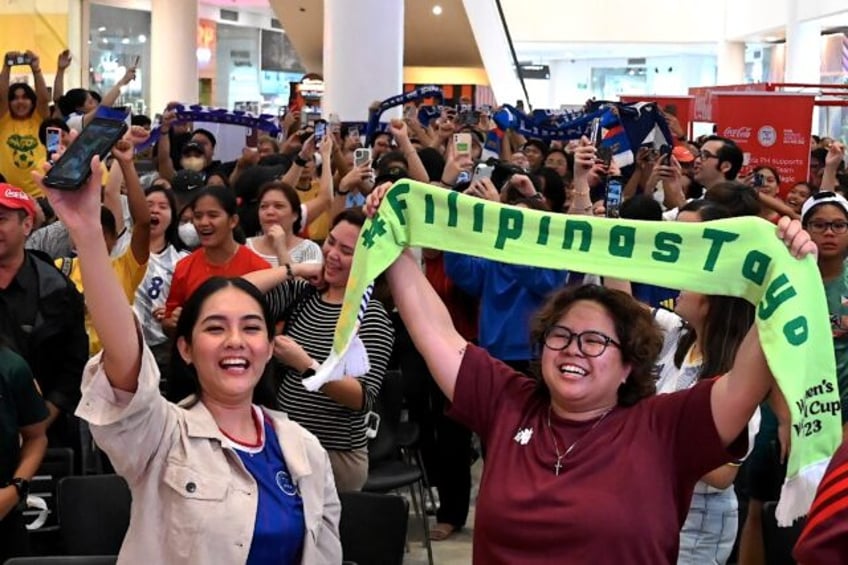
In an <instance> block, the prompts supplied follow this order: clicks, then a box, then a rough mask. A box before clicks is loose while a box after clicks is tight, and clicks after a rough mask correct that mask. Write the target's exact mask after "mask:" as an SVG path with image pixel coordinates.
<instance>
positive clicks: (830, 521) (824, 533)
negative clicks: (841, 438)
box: [793, 442, 848, 565]
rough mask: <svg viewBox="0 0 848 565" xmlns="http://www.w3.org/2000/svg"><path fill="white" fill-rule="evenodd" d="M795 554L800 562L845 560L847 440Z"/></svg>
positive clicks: (847, 543)
mask: <svg viewBox="0 0 848 565" xmlns="http://www.w3.org/2000/svg"><path fill="white" fill-rule="evenodd" d="M793 555H794V557H795V560H796V561H797V562H798V563H800V564H801V565H813V564H815V563H844V562H845V559H846V556H848V442H843V443H842V445H841V446H839V449H837V450H836V453H834V454H833V459H831V460H830V465H828V467H827V471H826V472H825V474H824V478H823V479H822V482H821V484H819V489H818V491H817V492H816V498H815V500H813V506H812V508H810V513H809V515H808V516H807V523H806V525H805V526H804V530H803V532H801V537H799V538H798V544H797V545H796V546H795V551H794V552H793Z"/></svg>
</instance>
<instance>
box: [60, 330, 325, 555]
mask: <svg viewBox="0 0 848 565" xmlns="http://www.w3.org/2000/svg"><path fill="white" fill-rule="evenodd" d="M187 400H189V402H188V403H185V406H188V407H185V406H184V405H183V404H181V405H179V406H177V405H174V404H172V403H169V402H168V401H166V400H165V399H164V398H163V397H162V396H160V394H159V370H158V368H157V367H156V362H155V360H154V358H153V354H152V353H151V352H150V350H149V349H148V348H147V346H146V345H145V346H143V352H142V361H141V370H140V373H139V381H138V389H137V390H136V392H135V393H126V392H123V391H119V390H115V389H113V388H112V387H111V385H110V384H109V381H108V379H107V378H106V374H105V372H104V370H103V367H102V364H101V356H100V354H98V355H96V356H95V357H93V358H92V359H91V360H90V361H89V362H88V364H87V365H86V368H85V372H84V374H83V384H82V401H81V402H80V405H79V407H78V409H77V415H78V416H79V417H81V418H83V419H85V420H87V421H88V422H89V423H90V425H91V432H92V435H93V436H94V439H95V440H96V441H97V444H98V445H99V446H100V447H101V448H102V449H103V450H104V451H105V452H106V453H107V454H108V455H109V459H110V460H111V462H112V464H113V465H114V467H115V469H116V471H117V472H118V473H119V474H120V475H121V476H123V477H124V478H125V479H126V480H127V483H128V484H129V487H130V490H131V492H132V500H133V502H132V510H131V517H130V525H129V529H128V531H127V534H126V537H125V538H124V542H123V545H122V547H121V551H120V554H119V556H118V563H119V564H131V565H136V564H139V563H157V564H158V563H161V564H163V565H170V564H178V563H227V564H233V565H235V564H239V563H246V562H247V557H248V553H249V552H250V545H251V540H252V539H253V529H254V521H255V518H256V508H257V504H258V488H257V485H256V481H255V480H254V479H253V476H252V475H250V473H249V472H248V471H247V470H246V469H245V467H244V465H243V464H242V462H241V460H240V459H239V456H238V454H237V453H235V452H234V451H233V450H232V448H230V447H228V443H227V441H226V439H225V437H224V435H223V434H222V433H221V431H220V430H219V429H218V426H217V424H216V423H215V421H214V419H213V418H212V415H211V414H210V413H209V411H208V410H207V409H206V407H205V406H204V405H203V403H202V402H195V403H193V404H191V405H190V406H189V404H190V400H191V399H187ZM265 413H266V414H268V416H269V417H270V418H271V420H272V422H273V425H274V430H275V432H276V434H277V437H278V438H279V441H280V448H281V450H282V453H283V458H284V459H285V461H286V465H287V466H288V469H289V472H290V473H291V476H292V479H293V480H294V482H295V484H297V486H298V489H299V490H300V494H301V497H302V498H303V510H304V519H305V522H306V538H305V539H304V543H303V554H302V558H301V563H303V564H309V565H316V564H318V565H324V564H327V565H330V564H332V565H338V564H339V563H341V562H342V549H341V541H340V539H339V516H340V513H341V505H340V503H339V498H338V494H337V493H336V486H335V482H334V480H333V472H332V469H331V467H330V461H329V458H328V457H327V453H326V451H324V449H323V448H322V447H321V445H320V444H319V443H318V440H317V439H316V438H315V436H313V435H312V434H310V433H309V432H307V431H306V430H305V429H303V428H302V427H301V426H299V425H298V424H296V423H294V422H292V421H291V420H289V419H288V418H287V417H286V415H285V414H283V413H281V412H276V411H272V410H265Z"/></svg>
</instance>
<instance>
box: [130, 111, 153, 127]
mask: <svg viewBox="0 0 848 565" xmlns="http://www.w3.org/2000/svg"><path fill="white" fill-rule="evenodd" d="M130 123H131V124H132V125H134V126H141V127H143V128H146V127H150V126H152V125H153V121H152V120H151V119H150V118H148V117H147V116H143V115H141V114H136V115H133V117H132V118H130Z"/></svg>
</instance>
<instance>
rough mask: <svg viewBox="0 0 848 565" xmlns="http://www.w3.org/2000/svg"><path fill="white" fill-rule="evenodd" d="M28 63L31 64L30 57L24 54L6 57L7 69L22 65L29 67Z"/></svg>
mask: <svg viewBox="0 0 848 565" xmlns="http://www.w3.org/2000/svg"><path fill="white" fill-rule="evenodd" d="M30 63H32V57H30V56H29V55H27V54H26V53H18V54H17V55H12V56H9V57H6V66H7V67H18V66H22V65H29V64H30Z"/></svg>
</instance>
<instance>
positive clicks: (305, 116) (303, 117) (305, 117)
mask: <svg viewBox="0 0 848 565" xmlns="http://www.w3.org/2000/svg"><path fill="white" fill-rule="evenodd" d="M308 125H309V112H307V111H306V108H301V109H300V129H304V128H305V127H306V126H308Z"/></svg>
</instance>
